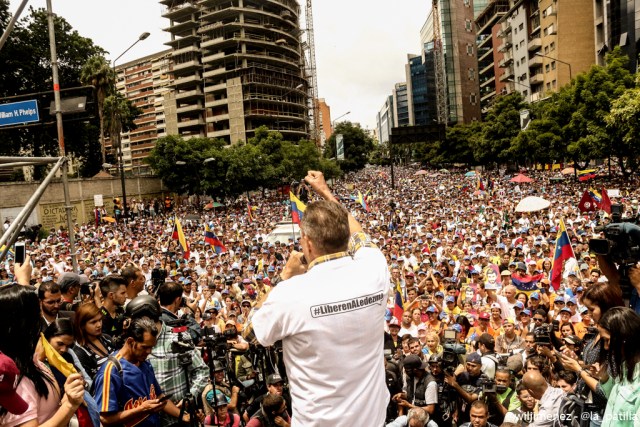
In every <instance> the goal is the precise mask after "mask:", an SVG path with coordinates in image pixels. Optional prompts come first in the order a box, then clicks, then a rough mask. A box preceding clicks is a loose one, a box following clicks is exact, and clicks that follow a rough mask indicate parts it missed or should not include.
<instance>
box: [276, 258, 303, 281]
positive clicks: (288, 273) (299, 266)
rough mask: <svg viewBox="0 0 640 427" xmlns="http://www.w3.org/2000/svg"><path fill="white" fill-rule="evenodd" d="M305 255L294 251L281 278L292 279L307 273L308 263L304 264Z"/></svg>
mask: <svg viewBox="0 0 640 427" xmlns="http://www.w3.org/2000/svg"><path fill="white" fill-rule="evenodd" d="M303 259H304V254H303V253H302V252H297V251H292V252H291V255H289V259H288V260H287V264H286V265H285V266H284V269H283V270H282V273H281V274H280V277H281V278H282V280H287V279H290V278H291V277H293V276H298V275H300V274H304V273H306V272H307V264H306V262H305V263H304V264H303V262H302V261H303Z"/></svg>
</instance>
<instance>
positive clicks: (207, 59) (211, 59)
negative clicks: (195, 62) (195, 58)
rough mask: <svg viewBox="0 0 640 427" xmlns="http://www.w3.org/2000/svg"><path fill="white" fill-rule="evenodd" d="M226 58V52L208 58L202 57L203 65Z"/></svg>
mask: <svg viewBox="0 0 640 427" xmlns="http://www.w3.org/2000/svg"><path fill="white" fill-rule="evenodd" d="M224 57H225V53H224V52H217V53H214V54H213V55H207V56H203V57H202V63H203V64H208V63H209V62H214V61H216V60H218V59H224Z"/></svg>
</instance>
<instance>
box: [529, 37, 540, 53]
mask: <svg viewBox="0 0 640 427" xmlns="http://www.w3.org/2000/svg"><path fill="white" fill-rule="evenodd" d="M541 47H542V39H541V38H540V37H536V38H534V39H531V41H529V43H528V44H527V49H529V52H533V51H536V50H538V49H540V48H541Z"/></svg>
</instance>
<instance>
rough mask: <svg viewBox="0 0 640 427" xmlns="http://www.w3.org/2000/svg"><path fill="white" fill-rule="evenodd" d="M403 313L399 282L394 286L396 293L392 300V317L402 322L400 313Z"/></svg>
mask: <svg viewBox="0 0 640 427" xmlns="http://www.w3.org/2000/svg"><path fill="white" fill-rule="evenodd" d="M403 313H404V302H403V301H402V292H401V290H400V284H399V283H398V285H397V286H396V294H395V297H394V300H393V317H395V318H396V319H398V322H399V323H400V324H402V314H403Z"/></svg>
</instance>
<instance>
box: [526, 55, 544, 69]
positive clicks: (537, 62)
mask: <svg viewBox="0 0 640 427" xmlns="http://www.w3.org/2000/svg"><path fill="white" fill-rule="evenodd" d="M537 67H542V57H541V56H538V55H534V56H532V57H531V59H529V68H537Z"/></svg>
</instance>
